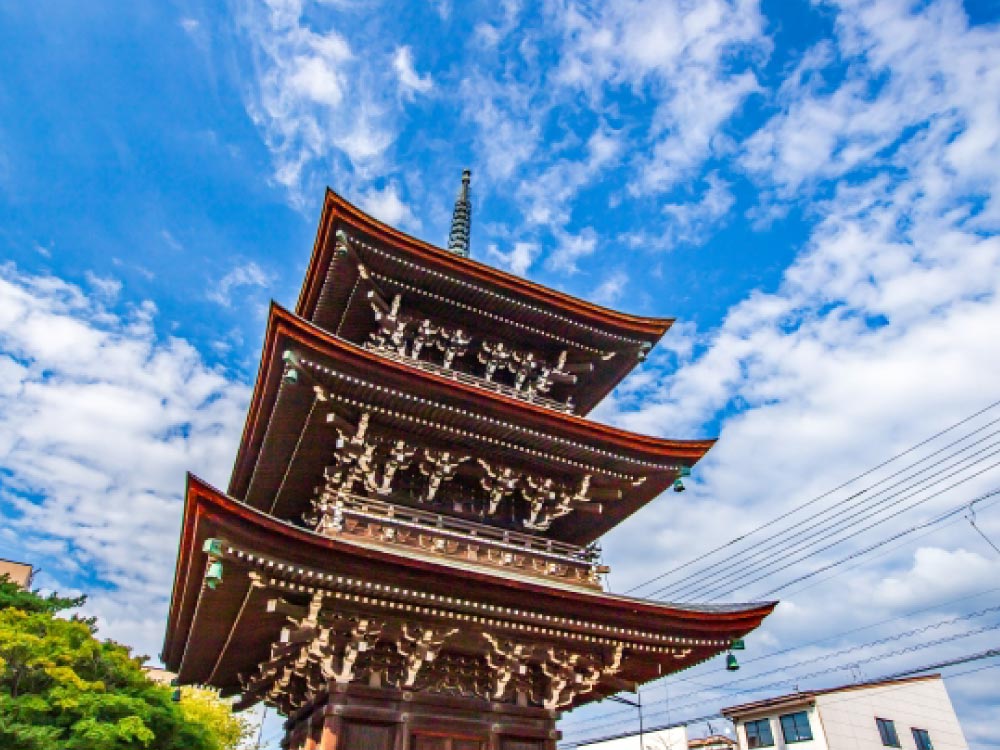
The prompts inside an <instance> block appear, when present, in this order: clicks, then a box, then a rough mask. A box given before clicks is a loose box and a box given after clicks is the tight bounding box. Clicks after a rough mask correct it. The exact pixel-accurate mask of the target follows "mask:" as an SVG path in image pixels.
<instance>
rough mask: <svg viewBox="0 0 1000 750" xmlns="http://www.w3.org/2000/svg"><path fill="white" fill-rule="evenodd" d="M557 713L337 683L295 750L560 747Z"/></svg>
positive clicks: (306, 721)
mask: <svg viewBox="0 0 1000 750" xmlns="http://www.w3.org/2000/svg"><path fill="white" fill-rule="evenodd" d="M557 718H558V714H557V713H556V712H555V711H548V710H545V709H541V708H524V707H518V706H514V705H510V704H500V703H490V702H487V701H484V700H479V699H475V698H459V697H455V696H449V695H433V694H427V693H411V692H408V691H399V690H388V689H382V688H378V689H375V688H369V687H367V686H361V685H331V689H330V693H329V695H328V696H327V697H326V698H325V704H323V705H316V706H314V708H313V712H312V715H311V716H310V717H308V718H306V717H303V718H301V719H299V721H297V722H293V723H291V724H294V726H290V727H289V734H288V740H289V743H288V747H289V748H291V750H358V749H360V748H364V750H555V747H556V740H557V739H558V738H559V733H558V732H557V731H556V728H555V722H556V719H557Z"/></svg>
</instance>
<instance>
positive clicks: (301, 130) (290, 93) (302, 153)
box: [242, 0, 396, 207]
mask: <svg viewBox="0 0 1000 750" xmlns="http://www.w3.org/2000/svg"><path fill="white" fill-rule="evenodd" d="M306 18H307V14H306V13H305V10H304V8H303V4H302V3H301V2H284V0H270V1H269V2H263V3H262V2H254V3H252V4H251V5H250V8H249V10H248V11H247V12H246V13H245V14H244V16H243V19H242V21H243V23H242V26H243V29H244V30H245V32H246V34H247V37H248V39H249V42H250V46H251V51H252V54H253V56H254V60H255V68H256V70H255V73H256V79H255V86H254V88H253V90H252V91H251V92H250V94H251V95H250V100H249V102H248V110H249V112H250V114H251V116H252V117H253V119H254V121H255V122H256V123H257V125H258V126H259V127H260V129H261V131H262V133H263V136H264V140H265V142H266V143H267V145H268V147H269V148H270V150H271V153H272V157H273V160H274V165H275V166H274V169H275V179H276V180H277V182H278V183H280V184H281V185H283V186H285V187H286V188H287V189H288V191H289V194H290V196H291V199H292V202H293V203H294V204H295V205H297V206H299V207H302V206H304V205H306V204H307V203H309V202H310V201H311V200H313V199H314V198H313V191H315V193H318V192H319V191H320V189H321V187H322V184H324V183H326V182H329V181H330V178H331V174H333V175H334V176H335V177H336V178H337V180H336V181H337V182H338V186H339V187H340V189H341V191H342V192H348V193H349V192H351V188H352V186H353V185H354V183H355V182H357V181H358V180H362V181H363V180H365V179H367V178H368V177H369V176H371V175H375V174H376V173H377V172H379V171H380V170H382V169H383V168H384V167H383V164H382V159H383V157H384V156H385V153H386V151H387V150H388V149H389V147H390V146H391V145H392V143H393V141H394V139H395V134H396V125H395V118H396V113H395V109H394V107H393V106H392V105H391V103H390V100H389V97H388V95H387V93H386V90H387V85H386V84H387V83H388V82H389V81H390V80H391V77H392V76H394V75H395V74H394V73H392V72H390V71H391V70H392V67H391V65H389V61H386V63H387V64H386V66H384V67H383V66H380V65H371V64H370V59H369V58H370V57H371V56H372V55H373V54H377V53H373V52H368V53H366V55H365V56H364V58H359V57H358V56H357V55H355V53H354V51H353V50H352V48H351V45H350V43H349V42H348V40H347V38H346V37H345V36H344V35H343V34H342V33H340V32H339V31H338V30H337V29H335V28H323V29H315V28H313V27H312V26H311V25H310V23H309V21H307V20H306Z"/></svg>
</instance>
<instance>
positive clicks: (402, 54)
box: [392, 46, 434, 97]
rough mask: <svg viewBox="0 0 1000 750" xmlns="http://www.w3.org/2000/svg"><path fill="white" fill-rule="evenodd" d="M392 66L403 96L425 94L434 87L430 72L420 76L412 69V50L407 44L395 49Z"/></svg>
mask: <svg viewBox="0 0 1000 750" xmlns="http://www.w3.org/2000/svg"><path fill="white" fill-rule="evenodd" d="M392 67H393V69H394V70H395V71H396V76H397V78H398V79H399V86H400V89H401V91H402V94H403V96H408V97H412V96H413V95H414V94H426V93H428V92H429V91H430V90H431V89H433V88H434V81H433V79H432V78H431V76H430V74H427V75H425V76H421V75H419V74H418V73H417V71H416V70H415V69H414V67H413V50H412V49H410V48H409V47H408V46H403V47H399V48H397V49H396V55H395V57H393V58H392Z"/></svg>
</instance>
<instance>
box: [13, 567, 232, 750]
mask: <svg viewBox="0 0 1000 750" xmlns="http://www.w3.org/2000/svg"><path fill="white" fill-rule="evenodd" d="M83 601H84V600H83V598H82V597H81V598H78V599H66V598H61V597H58V596H55V595H52V596H49V597H42V596H40V595H39V594H37V593H36V592H30V591H24V590H22V589H20V588H19V587H18V586H17V585H16V584H14V583H12V582H10V581H9V580H8V579H7V578H6V576H4V577H2V578H0V747H2V748H4V749H5V750H52V748H60V750H119V749H121V750H125V748H129V749H130V750H131V749H133V748H146V749H147V750H231V748H235V747H237V745H238V743H239V738H237V737H236V734H235V730H233V729H232V725H230V724H228V723H227V722H225V721H222V720H221V718H220V715H219V714H218V713H217V712H215V713H213V711H214V709H213V711H209V710H207V709H205V708H203V707H201V699H200V698H199V699H198V703H197V705H196V704H192V706H191V707H190V708H189V707H188V706H185V705H184V701H183V700H182V701H181V702H180V703H175V702H174V701H173V700H172V699H171V698H172V692H173V691H172V690H171V689H170V688H168V687H165V686H163V685H157V684H155V683H154V682H152V681H150V680H149V679H148V678H147V677H146V675H145V673H144V672H143V670H142V661H143V660H142V659H138V658H135V657H133V656H132V655H131V653H130V651H129V649H128V648H126V647H124V646H122V645H120V644H117V643H114V642H112V641H107V640H105V641H100V640H98V639H97V638H96V637H95V635H94V634H95V632H96V628H95V625H94V622H93V620H90V619H86V618H82V617H78V616H71V617H68V618H64V617H59V616H57V615H58V613H59V612H62V611H64V610H66V609H69V608H72V607H76V606H79V605H81V604H83ZM216 700H217V699H216ZM217 702H218V700H217ZM218 703H219V705H220V706H221V708H222V710H226V711H228V706H226V705H225V704H223V703H221V702H218ZM230 718H235V717H230ZM236 721H237V722H239V720H238V719H236ZM241 726H242V724H241Z"/></svg>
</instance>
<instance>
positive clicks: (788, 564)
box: [712, 462, 1000, 599]
mask: <svg viewBox="0 0 1000 750" xmlns="http://www.w3.org/2000/svg"><path fill="white" fill-rule="evenodd" d="M998 466H1000V462H996V463H993V464H990V465H989V466H987V467H986V468H985V469H980V470H979V471H977V472H975V473H974V474H971V475H970V476H967V477H964V478H962V479H960V480H958V481H956V482H953V483H952V484H950V485H948V486H947V487H944V488H943V489H942V490H941V492H947V491H948V490H952V489H954V488H956V487H959V486H961V485H963V484H965V483H966V482H970V481H972V480H973V479H975V478H976V477H979V476H981V475H983V474H985V473H986V472H987V471H990V470H992V469H995V468H996V467H998ZM934 497H935V496H934V495H931V496H929V497H925V498H923V499H921V500H918V501H917V502H914V503H911V504H910V505H908V506H906V507H905V508H902V509H901V510H899V511H896V512H895V513H893V514H891V515H890V516H887V517H885V518H882V519H879V520H878V521H874V522H872V523H870V524H868V525H867V526H864V527H863V528H861V529H859V530H857V531H854V532H852V533H850V534H848V535H847V536H844V537H842V538H840V539H837V540H836V541H833V542H830V543H829V544H826V545H824V546H822V547H818V548H816V549H814V550H812V551H809V552H807V553H806V554H804V555H800V556H799V557H796V558H794V559H792V560H781V561H780V562H781V563H782V564H781V565H779V566H778V567H777V568H775V569H773V570H769V571H767V572H766V573H763V574H761V575H758V576H757V577H755V578H751V579H749V580H746V581H741V582H740V583H739V586H734V587H733V588H730V589H729V590H727V591H725V592H722V593H720V594H715V595H714V596H713V597H712V598H713V599H716V598H718V597H719V596H722V595H724V594H730V593H732V592H733V591H736V590H737V588H739V587H742V586H749V585H750V584H753V583H757V582H758V581H761V580H764V579H765V578H770V577H771V576H773V575H774V574H775V573H780V572H781V571H782V570H787V569H788V568H790V567H792V566H793V565H796V564H797V563H800V562H802V561H803V560H806V559H808V558H810V557H814V556H816V555H818V554H819V553H821V552H825V551H827V550H828V549H831V548H833V547H836V546H837V545H838V544H841V543H842V542H845V541H847V540H848V539H851V538H853V537H856V536H858V535H860V534H863V533H864V532H866V531H870V530H871V529H874V528H875V527H876V526H881V525H882V524H883V523H885V522H886V521H890V520H892V519H893V518H896V517H898V516H900V515H902V514H903V513H906V512H907V511H909V510H912V509H913V508H915V507H917V506H919V505H922V504H923V503H926V502H928V501H929V500H932V499H933V498H934ZM890 541H891V540H890ZM887 543H888V542H887V541H885V542H882V543H881V544H887ZM875 546H876V547H878V546H880V545H875Z"/></svg>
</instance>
